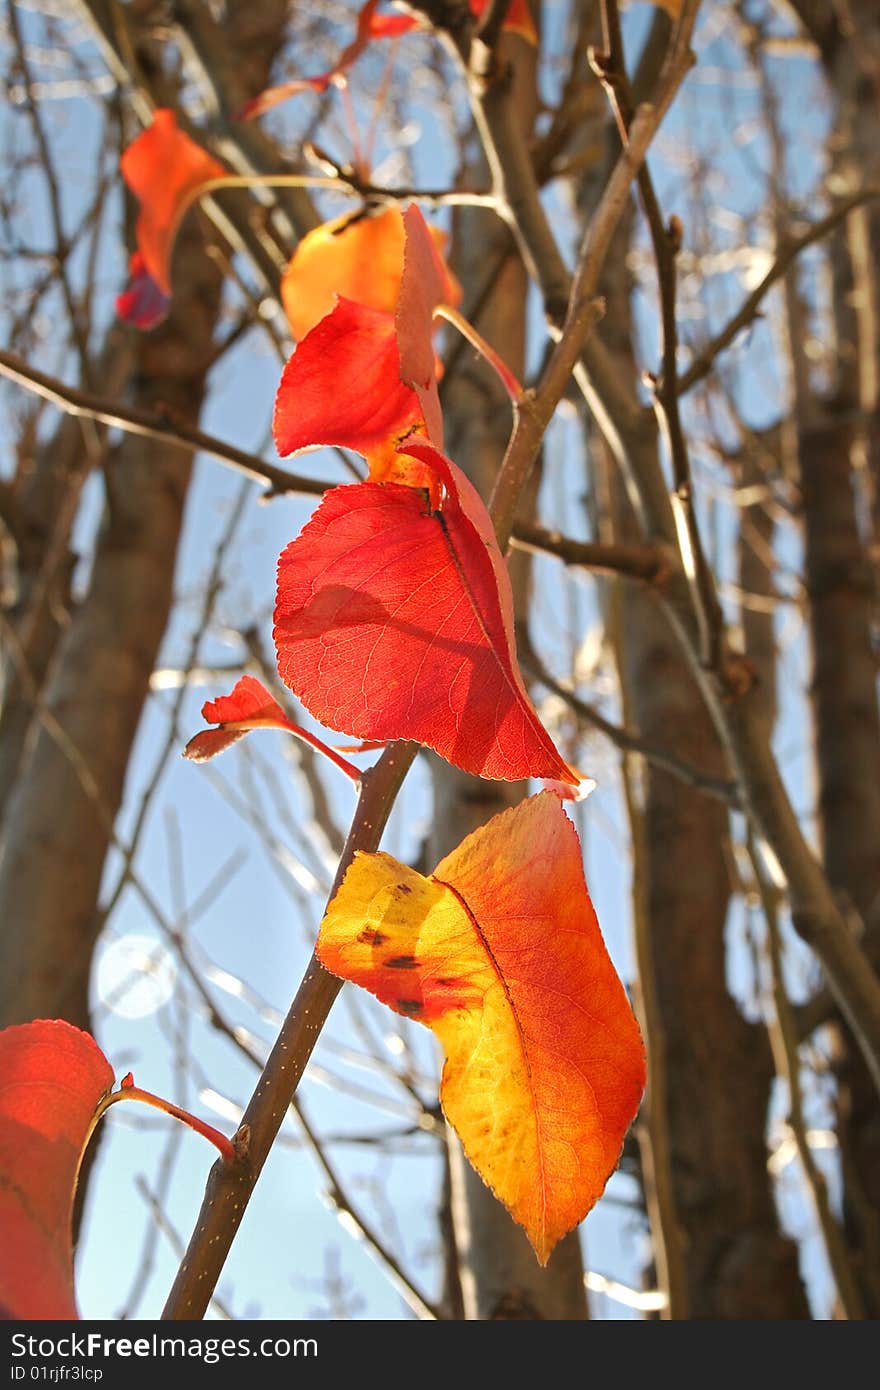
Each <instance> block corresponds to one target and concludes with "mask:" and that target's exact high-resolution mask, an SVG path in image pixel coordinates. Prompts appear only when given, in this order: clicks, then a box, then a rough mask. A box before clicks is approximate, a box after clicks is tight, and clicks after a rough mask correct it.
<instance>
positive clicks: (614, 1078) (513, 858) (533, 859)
mask: <svg viewBox="0 0 880 1390" xmlns="http://www.w3.org/2000/svg"><path fill="white" fill-rule="evenodd" d="M317 953H318V956H319V958H320V960H321V962H322V963H323V965H324V966H325V967H326V968H327V969H328V970H330V971H332V972H333V973H334V974H336V975H341V976H342V977H343V979H346V980H352V981H354V982H355V983H356V984H359V985H362V986H363V987H364V988H365V989H368V990H370V992H371V993H372V994H375V995H376V996H377V998H379V999H381V1000H382V1001H383V1003H385V1004H388V1005H390V1007H391V1008H392V1009H395V1010H396V1011H397V1012H398V1013H401V1014H403V1015H405V1016H406V1017H408V1018H413V1019H417V1020H418V1021H419V1022H421V1023H425V1024H426V1025H427V1026H428V1027H429V1028H430V1029H431V1030H432V1031H433V1032H434V1033H436V1035H437V1037H438V1038H439V1040H440V1042H441V1044H442V1046H443V1050H444V1053H445V1057H446V1064H445V1066H444V1069H443V1079H442V1083H441V1089H440V1099H441V1102H442V1105H443V1110H444V1113H445V1115H446V1118H447V1119H448V1120H449V1123H450V1124H451V1125H452V1127H453V1128H454V1129H455V1131H456V1133H457V1134H458V1136H459V1138H460V1140H461V1142H462V1145H463V1147H464V1151H465V1153H466V1154H467V1156H468V1158H469V1159H470V1161H471V1163H472V1164H473V1165H474V1167H475V1168H476V1170H477V1172H478V1173H479V1174H480V1176H481V1177H482V1178H483V1180H484V1181H485V1182H486V1183H487V1184H488V1185H489V1186H490V1187H491V1188H492V1190H493V1192H494V1193H495V1195H496V1196H497V1197H498V1198H499V1200H500V1201H502V1202H503V1203H504V1205H505V1206H506V1207H507V1208H508V1210H509V1211H510V1213H511V1215H512V1216H513V1217H514V1219H515V1220H516V1221H518V1222H519V1223H520V1225H521V1226H523V1227H524V1228H525V1231H526V1233H527V1235H528V1237H529V1240H530V1241H531V1243H532V1245H533V1247H534V1249H535V1253H536V1254H537V1256H538V1259H539V1260H540V1262H541V1263H542V1264H545V1263H546V1261H547V1259H548V1257H549V1255H550V1253H551V1251H552V1250H553V1247H554V1246H555V1245H556V1243H557V1242H558V1241H559V1240H561V1239H562V1237H563V1236H564V1235H565V1234H566V1233H567V1232H568V1231H570V1230H572V1229H573V1227H575V1226H576V1225H577V1224H578V1222H580V1221H581V1220H583V1218H584V1216H586V1214H587V1212H588V1211H589V1210H590V1208H591V1207H592V1206H593V1205H594V1203H595V1202H596V1201H597V1200H598V1198H599V1197H600V1196H601V1194H602V1191H603V1189H604V1187H605V1184H606V1183H607V1181H608V1178H609V1177H610V1176H611V1173H612V1172H613V1171H614V1169H615V1167H616V1166H617V1163H618V1160H619V1157H620V1151H621V1147H622V1145H623V1139H624V1136H625V1134H626V1131H627V1129H628V1128H629V1126H630V1124H631V1123H632V1120H633V1118H634V1117H635V1114H636V1111H637V1109H638V1105H639V1101H640V1099H641V1095H642V1091H643V1088H644V1084H645V1054H644V1047H643V1044H642V1039H641V1035H640V1033H639V1028H638V1024H637V1023H636V1020H635V1018H634V1017H633V1013H632V1010H631V1008H630V1006H629V1002H628V1000H627V997H626V992H625V990H624V988H623V986H622V984H621V982H620V980H619V979H618V977H617V975H616V974H615V971H614V967H613V965H612V964H611V960H610V958H609V956H608V953H607V951H606V949H605V944H604V942H603V940H602V933H601V931H600V929H599V924H598V921H597V920H596V914H595V912H594V910H593V906H592V903H591V902H590V897H589V894H588V892H587V886H586V884H585V882H584V874H583V867H582V858H581V849H580V845H579V843H578V837H577V833H576V831H575V829H574V826H573V825H572V824H571V822H570V821H569V819H568V817H567V816H566V815H565V812H564V811H563V810H562V807H561V804H560V802H559V799H558V797H557V796H556V795H555V794H554V793H552V792H542V793H541V794H540V795H538V796H535V797H531V798H530V799H528V800H526V801H524V802H521V803H520V805H519V806H516V807H515V808H514V809H512V810H510V811H505V812H503V813H502V814H501V815H499V816H495V817H494V819H493V820H491V821H490V822H489V823H488V825H486V826H484V827H483V828H482V829H481V830H477V831H476V832H475V833H474V834H472V835H469V836H468V837H467V838H466V839H465V840H463V841H462V843H461V844H460V845H459V847H458V849H456V850H454V851H453V853H452V854H450V855H447V857H446V858H445V859H444V860H443V861H442V862H441V863H440V864H438V865H437V868H436V869H435V870H434V872H433V874H431V875H430V877H428V878H424V877H423V876H422V875H421V874H418V873H416V872H415V871H414V870H413V869H408V868H406V867H405V866H404V865H403V864H399V863H398V862H397V861H396V860H395V859H392V858H391V856H390V855H388V854H358V855H357V856H356V858H355V860H354V863H353V864H352V865H351V867H350V868H349V870H348V872H347V874H346V876H345V879H344V881H343V883H342V887H341V888H340V889H339V891H338V893H337V894H336V896H335V897H334V898H333V900H332V902H331V903H330V906H329V907H328V909H327V914H326V916H325V918H324V921H323V922H322V924H321V929H320V933H319V936H318V944H317Z"/></svg>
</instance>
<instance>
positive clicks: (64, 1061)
mask: <svg viewBox="0 0 880 1390" xmlns="http://www.w3.org/2000/svg"><path fill="white" fill-rule="evenodd" d="M0 1077H2V1084H0V1310H4V1313H5V1316H7V1317H10V1318H15V1319H27V1318H34V1319H40V1320H45V1319H55V1318H59V1319H65V1320H67V1319H71V1318H76V1317H78V1316H79V1315H78V1313H77V1308H76V1299H75V1296H74V1288H73V1245H72V1232H71V1220H72V1214H73V1195H74V1188H75V1186H76V1176H77V1172H78V1170H79V1163H80V1158H81V1155H82V1151H83V1148H84V1146H85V1143H86V1140H87V1138H88V1136H89V1134H90V1132H91V1126H92V1121H93V1119H94V1116H95V1112H96V1110H97V1108H98V1103H99V1101H100V1100H101V1098H102V1097H103V1096H104V1095H105V1094H106V1092H107V1091H109V1089H110V1087H111V1086H112V1085H113V1072H112V1070H111V1067H110V1063H109V1062H108V1061H107V1059H106V1057H105V1056H104V1054H103V1052H102V1051H101V1049H100V1048H99V1047H98V1045H97V1043H96V1042H95V1041H94V1039H93V1038H91V1037H90V1036H89V1035H88V1033H82V1032H80V1030H79V1029H78V1028H74V1027H72V1026H71V1025H70V1024H69V1023H64V1022H61V1021H59V1020H51V1021H49V1020H40V1021H38V1022H36V1023H25V1024H21V1025H20V1026H18V1027H14V1028H6V1029H4V1030H3V1031H2V1032H0Z"/></svg>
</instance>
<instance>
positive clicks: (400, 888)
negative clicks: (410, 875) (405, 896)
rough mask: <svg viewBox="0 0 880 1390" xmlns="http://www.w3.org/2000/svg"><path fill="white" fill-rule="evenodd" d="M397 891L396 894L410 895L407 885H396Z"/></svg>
mask: <svg viewBox="0 0 880 1390" xmlns="http://www.w3.org/2000/svg"><path fill="white" fill-rule="evenodd" d="M397 891H398V893H411V892H412V889H411V888H410V886H409V884H408V883H398V885H397Z"/></svg>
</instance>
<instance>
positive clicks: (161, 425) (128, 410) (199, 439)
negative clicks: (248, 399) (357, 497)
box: [0, 350, 332, 497]
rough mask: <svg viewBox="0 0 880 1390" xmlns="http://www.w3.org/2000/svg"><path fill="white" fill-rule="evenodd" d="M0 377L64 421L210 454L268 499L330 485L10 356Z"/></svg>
mask: <svg viewBox="0 0 880 1390" xmlns="http://www.w3.org/2000/svg"><path fill="white" fill-rule="evenodd" d="M0 376H5V377H8V379H9V380H10V381H14V382H16V383H17V385H19V386H23V387H24V388H25V390H27V391H31V392H33V393H34V395H37V396H42V397H43V399H44V400H47V401H50V402H51V403H52V405H55V406H57V407H58V409H59V410H63V411H64V412H65V414H67V415H77V416H82V417H84V418H86V419H90V420H100V421H101V422H102V423H103V424H105V425H111V426H115V427H116V428H117V429H121V430H124V431H125V432H126V433H127V434H138V435H141V436H143V437H145V438H147V439H158V440H161V441H162V442H163V443H164V444H169V443H171V444H179V445H180V447H181V448H182V449H186V450H188V451H189V452H190V453H193V452H196V451H198V452H200V453H205V454H211V455H212V456H213V457H214V458H216V459H219V460H220V462H221V463H225V464H228V466H229V467H230V468H234V469H235V470H236V471H237V472H239V473H243V474H244V475H245V477H248V478H253V479H255V480H256V481H257V482H262V483H266V484H267V485H268V487H269V493H268V496H270V497H272V496H276V495H280V494H282V493H289V492H299V493H305V494H306V495H308V496H312V497H321V496H322V495H323V494H324V493H325V492H326V491H327V488H328V487H330V486H332V484H330V483H322V482H319V481H318V479H316V478H305V477H302V476H301V475H300V474H297V473H288V472H287V471H286V470H285V469H283V468H276V467H275V465H274V464H271V463H265V462H264V461H263V460H262V459H260V458H257V457H256V455H255V454H249V453H247V452H246V451H245V450H244V449H237V448H236V447H235V445H234V444H227V443H226V442H225V441H224V440H222V439H217V438H216V437H215V436H214V435H212V434H206V433H205V432H204V430H199V429H195V428H193V427H191V426H189V425H185V424H183V423H182V422H181V421H178V420H171V419H166V418H165V417H164V416H162V415H158V414H154V413H152V412H151V411H149V410H142V409H141V408H140V407H138V406H126V405H117V404H115V402H113V401H107V400H104V399H103V398H102V397H101V396H94V395H92V394H91V392H88V391H78V390H76V389H75V388H74V387H72V386H66V385H65V383H64V382H63V381H59V380H58V379H57V377H52V376H47V375H46V373H45V372H39V371H37V369H36V367H31V366H29V364H28V363H27V362H24V361H23V360H22V359H21V358H20V357H17V356H16V355H15V353H12V352H5V351H3V350H0Z"/></svg>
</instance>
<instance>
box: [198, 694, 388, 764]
mask: <svg viewBox="0 0 880 1390" xmlns="http://www.w3.org/2000/svg"><path fill="white" fill-rule="evenodd" d="M202 718H203V719H206V720H207V721H208V723H209V724H216V725H217V728H216V729H203V730H202V732H201V733H200V734H196V735H195V737H194V738H191V739H190V741H189V743H188V744H187V745H186V747H185V748H184V750H183V756H184V757H185V758H189V759H190V761H191V762H194V763H206V762H208V760H209V759H210V758H215V757H216V756H217V754H218V753H222V752H223V751H224V750H225V749H227V748H229V747H230V745H231V744H233V743H237V742H238V740H239V739H240V738H244V736H245V734H248V733H250V732H251V730H252V729H283V730H284V731H285V732H286V733H288V734H294V735H295V736H296V738H298V739H300V741H301V742H302V743H307V744H308V745H309V747H310V748H314V749H315V751H316V752H318V753H323V754H324V757H325V758H329V759H330V761H331V762H332V763H335V764H336V766H337V767H338V768H339V770H340V771H341V772H344V773H345V775H346V777H350V778H352V780H354V781H358V780H359V778H360V773H359V772H358V770H357V768H356V767H355V766H354V765H353V764H352V763H350V762H348V761H347V759H345V758H343V757H340V753H341V752H355V753H363V752H365V751H367V748H369V747H370V746H373V745H366V746H364V745H361V746H359V747H357V748H353V749H338V748H328V747H327V745H326V744H325V743H324V742H323V741H322V740H321V739H319V738H316V737H315V735H314V734H310V733H309V732H308V730H307V729H302V728H300V726H299V724H294V722H293V720H291V719H288V718H287V715H286V714H285V713H284V710H283V709H282V708H281V706H280V705H279V703H278V701H277V700H274V699H273V698H272V696H271V695H270V694H269V692H268V690H267V689H266V687H265V686H264V685H262V684H261V682H260V681H258V680H257V679H256V677H255V676H242V677H241V679H240V680H239V681H237V682H236V684H235V685H234V686H233V688H232V690H231V691H230V693H229V694H228V695H219V696H218V697H217V699H216V700H206V701H205V703H204V704H203V705H202Z"/></svg>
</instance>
